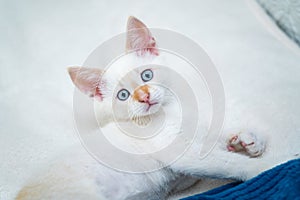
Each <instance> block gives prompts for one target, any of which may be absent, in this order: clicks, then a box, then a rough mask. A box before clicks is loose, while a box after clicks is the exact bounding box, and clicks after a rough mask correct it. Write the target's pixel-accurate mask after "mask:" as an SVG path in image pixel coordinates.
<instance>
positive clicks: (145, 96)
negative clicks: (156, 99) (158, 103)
mask: <svg viewBox="0 0 300 200" xmlns="http://www.w3.org/2000/svg"><path fill="white" fill-rule="evenodd" d="M149 100H150V94H149V93H148V94H143V95H142V97H140V99H139V102H141V103H148V102H149Z"/></svg>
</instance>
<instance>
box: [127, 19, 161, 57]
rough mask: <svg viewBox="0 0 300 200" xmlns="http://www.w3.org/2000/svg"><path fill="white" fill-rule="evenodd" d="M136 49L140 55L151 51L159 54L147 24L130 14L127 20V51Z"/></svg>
mask: <svg viewBox="0 0 300 200" xmlns="http://www.w3.org/2000/svg"><path fill="white" fill-rule="evenodd" d="M130 50H135V51H137V53H138V55H142V54H144V53H145V52H147V51H148V52H150V53H151V54H153V55H158V54H159V52H158V49H157V48H156V42H155V39H154V37H152V34H151V32H150V30H149V29H148V28H147V27H146V25H145V24H144V23H143V22H141V21H140V20H138V19H137V18H135V17H132V16H130V17H129V18H128V21H127V41H126V51H130Z"/></svg>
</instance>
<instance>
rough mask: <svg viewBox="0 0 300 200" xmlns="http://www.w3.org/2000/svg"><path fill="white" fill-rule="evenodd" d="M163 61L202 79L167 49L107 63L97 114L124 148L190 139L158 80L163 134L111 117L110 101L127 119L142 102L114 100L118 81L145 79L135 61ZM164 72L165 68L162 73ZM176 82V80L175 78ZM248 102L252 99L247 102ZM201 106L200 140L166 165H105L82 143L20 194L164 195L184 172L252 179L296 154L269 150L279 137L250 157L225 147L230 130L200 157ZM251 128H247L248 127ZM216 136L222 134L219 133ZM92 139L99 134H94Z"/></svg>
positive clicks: (204, 111)
mask: <svg viewBox="0 0 300 200" xmlns="http://www.w3.org/2000/svg"><path fill="white" fill-rule="evenodd" d="M162 63H164V64H165V65H167V66H171V67H172V68H173V69H176V70H178V71H181V72H182V73H181V75H182V76H184V77H185V78H186V79H187V80H189V81H190V82H191V83H196V84H197V83H198V81H197V79H196V77H193V76H191V74H193V73H192V71H189V70H191V69H189V68H185V67H183V66H184V65H185V63H182V61H180V60H176V58H174V57H172V58H168V57H167V56H166V55H164V54H163V53H161V55H160V56H158V57H156V56H152V55H150V54H145V55H143V56H135V55H134V54H129V55H127V56H126V58H124V59H120V60H118V61H116V62H115V63H114V64H113V65H112V66H110V67H109V68H108V69H106V71H105V74H104V75H103V77H102V78H103V82H101V83H100V88H101V89H102V92H103V101H102V102H97V101H95V110H96V114H97V119H98V121H100V122H101V123H100V124H101V126H102V127H101V128H102V129H103V133H104V135H105V136H106V137H107V139H108V140H109V141H111V143H112V144H114V145H115V146H117V147H118V148H121V149H122V150H125V151H129V152H133V153H141V152H146V153H149V152H153V151H157V150H159V149H161V148H163V147H165V146H167V145H168V144H169V142H170V141H172V140H174V138H176V137H182V138H181V139H182V140H181V141H182V142H183V143H185V142H187V140H186V138H185V135H184V133H182V129H181V128H182V127H181V126H180V124H181V123H180V122H181V113H180V105H178V103H177V101H176V98H175V97H174V96H172V95H169V96H168V92H166V91H164V92H162V90H163V89H162V88H160V87H158V86H155V85H153V88H155V89H156V91H160V92H158V93H157V97H159V98H157V99H156V100H157V101H160V104H159V106H161V107H163V108H164V110H165V111H166V114H167V120H166V126H165V128H164V130H163V131H162V132H161V133H160V134H159V135H157V136H156V137H155V138H153V139H150V140H148V141H139V140H137V139H134V138H132V137H128V136H126V135H124V134H122V133H121V132H120V131H119V130H118V128H117V126H116V124H115V123H114V122H113V119H114V118H113V117H112V110H111V107H112V106H114V103H115V104H120V105H119V108H120V109H124V111H125V112H121V113H125V114H124V115H120V116H118V117H119V118H118V120H119V121H124V122H126V121H127V122H128V121H129V120H130V117H128V116H127V115H126V113H127V110H126V109H127V108H128V107H127V106H133V107H131V108H130V109H131V112H136V111H137V110H138V109H139V108H137V107H138V106H141V105H140V104H136V105H133V104H129V105H128V104H126V103H125V102H119V101H117V100H115V92H116V91H118V87H120V88H121V87H126V88H127V89H128V90H130V92H132V91H134V89H135V88H136V87H137V86H139V85H141V84H143V83H142V82H141V80H140V79H139V76H138V74H139V69H135V67H138V66H140V65H148V64H162ZM132 71H137V73H136V74H137V76H134V75H133V79H130V80H133V81H134V83H135V84H133V86H132V85H130V84H128V80H127V81H125V80H120V79H121V78H122V77H123V76H124V75H126V74H127V73H128V72H132ZM158 74H160V73H158ZM161 75H164V74H163V73H161ZM130 76H131V75H130ZM166 77H167V75H166V74H165V77H161V79H158V81H163V80H165V81H172V77H168V78H166ZM131 78H132V76H131ZM241 83H242V82H241ZM149 84H150V83H149ZM172 84H176V81H174V83H172ZM134 85H135V87H134ZM130 86H131V88H130ZM258 88H259V87H258ZM203 89H204V86H203V85H202V86H201V84H200V85H199V87H198V88H196V90H197V91H200V92H203ZM227 89H228V90H229V91H227V93H228V95H232V97H229V102H235V100H236V99H239V97H236V96H238V95H239V94H236V93H235V91H234V90H230V89H231V88H230V87H228V86H227ZM151 93H155V91H154V90H153V91H151ZM235 95H236V96H235ZM167 97H168V98H167ZM202 100H203V105H209V102H208V99H207V96H206V95H205V94H204V95H203V99H202ZM233 104H234V103H231V104H230V106H231V108H232V107H233ZM245 104H246V105H247V103H245ZM200 110H201V112H200V114H201V116H202V118H203V120H201V124H200V126H199V129H198V132H197V135H196V138H195V141H194V142H193V143H192V145H191V147H190V148H189V149H188V151H186V152H185V154H184V155H182V156H181V157H180V158H179V159H178V160H177V161H176V162H174V163H172V164H171V165H169V166H168V167H166V168H163V169H160V170H158V171H155V172H151V173H142V174H130V173H125V172H118V171H116V170H114V169H111V168H109V167H106V166H104V165H101V164H100V163H98V162H97V161H96V160H94V159H93V158H92V157H91V156H90V155H89V154H87V153H86V152H85V151H83V150H82V149H81V148H80V146H75V147H74V150H73V151H72V152H71V153H69V154H66V155H62V156H61V160H60V161H58V162H57V163H58V164H57V165H55V166H52V167H51V168H50V169H49V170H47V171H45V172H44V173H43V175H42V176H39V178H37V179H34V180H32V182H31V183H29V184H28V185H27V186H25V187H24V188H23V189H22V190H21V192H20V193H19V195H18V199H32V200H34V199H83V198H87V199H163V198H165V197H166V196H167V193H168V191H169V190H170V189H171V185H170V184H169V183H170V182H171V181H173V180H174V179H176V178H177V177H179V176H180V175H181V174H185V175H189V176H195V177H216V178H234V179H239V180H247V179H249V178H251V177H253V176H256V175H257V174H259V173H260V172H262V171H264V170H266V169H269V168H271V167H273V166H274V165H276V164H279V163H281V162H284V161H286V160H289V159H291V158H294V157H295V156H294V154H292V153H291V152H284V151H283V152H281V151H278V152H276V153H278V154H276V158H275V152H268V148H271V147H273V148H271V149H273V150H274V145H276V143H278V142H281V141H280V137H278V138H276V139H274V140H273V141H272V140H271V142H269V143H268V145H269V146H267V147H266V151H267V152H266V154H263V155H262V156H261V157H257V158H250V157H249V156H246V155H242V154H238V153H233V152H229V151H227V149H226V142H225V141H227V138H228V136H226V135H224V136H223V137H222V138H219V141H218V145H217V146H216V147H215V148H214V149H213V150H212V151H211V152H210V154H209V155H208V156H207V157H205V158H203V159H200V156H199V150H200V149H201V147H202V143H201V142H202V140H201V137H202V134H204V133H205V131H206V130H207V128H208V123H207V122H208V121H209V118H210V113H211V110H210V109H209V106H203V107H202V108H201V109H200ZM232 110H234V109H232ZM156 111H157V110H154V111H153V113H150V114H151V115H153V114H155V113H156ZM243 114H244V115H241V116H239V117H240V118H242V117H243V116H245V115H247V114H248V113H243ZM140 115H145V113H141V114H140ZM250 116H251V115H250ZM232 124H234V123H229V124H225V129H224V133H228V134H229V133H232V131H230V129H229V128H232V127H230V126H231V125H232ZM95 127H96V126H95ZM228 127H229V128H228ZM254 128H256V127H254ZM93 131H95V132H93ZM93 131H92V132H91V133H90V134H91V136H93V135H96V133H97V129H94V130H93ZM240 131H243V130H242V128H240V129H239V128H238V129H237V132H240ZM237 132H234V133H237ZM246 132H248V130H247V131H246ZM253 133H254V134H263V135H265V136H267V133H266V132H263V131H253ZM215 138H216V139H217V136H216V137H215ZM266 138H267V140H268V141H270V138H268V137H266ZM91 139H94V138H93V137H91ZM248 139H249V138H246V139H245V140H248ZM258 144H259V143H258ZM209 145H213V144H209ZM272 145H273V146H272ZM293 153H298V152H293ZM108 156H109V155H108ZM149 159H153V160H154V162H156V165H157V167H158V168H159V167H160V166H161V165H164V164H167V163H163V160H162V159H161V158H153V157H151V158H150V157H149ZM123 164H124V165H141V166H143V163H139V162H138V161H134V162H133V161H132V162H128V163H123Z"/></svg>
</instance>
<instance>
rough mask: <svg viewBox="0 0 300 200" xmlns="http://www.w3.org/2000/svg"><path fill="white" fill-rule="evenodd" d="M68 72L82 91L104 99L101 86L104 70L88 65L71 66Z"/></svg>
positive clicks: (100, 99)
mask: <svg viewBox="0 0 300 200" xmlns="http://www.w3.org/2000/svg"><path fill="white" fill-rule="evenodd" d="M68 72H69V75H70V77H71V79H72V81H73V83H74V85H75V86H76V87H77V88H78V89H79V90H80V91H81V92H83V93H84V94H87V95H89V96H90V97H94V98H95V99H97V100H99V101H102V94H101V88H100V79H101V75H102V70H100V69H96V68H86V67H69V68H68Z"/></svg>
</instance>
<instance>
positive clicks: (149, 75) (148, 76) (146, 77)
mask: <svg viewBox="0 0 300 200" xmlns="http://www.w3.org/2000/svg"><path fill="white" fill-rule="evenodd" d="M141 78H142V80H143V81H144V82H147V81H150V80H151V79H152V78H153V72H152V70H151V69H145V70H144V71H143V72H142V73H141Z"/></svg>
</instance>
